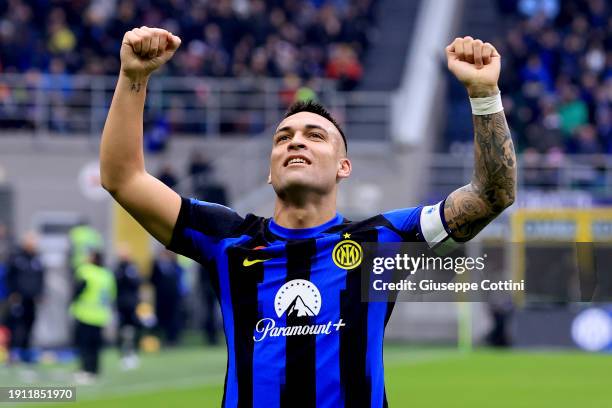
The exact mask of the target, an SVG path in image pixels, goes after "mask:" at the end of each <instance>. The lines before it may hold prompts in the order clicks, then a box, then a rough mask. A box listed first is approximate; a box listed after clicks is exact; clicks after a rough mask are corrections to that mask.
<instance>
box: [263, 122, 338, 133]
mask: <svg viewBox="0 0 612 408" xmlns="http://www.w3.org/2000/svg"><path fill="white" fill-rule="evenodd" d="M304 128H305V129H320V130H322V131H324V132H325V133H326V134H327V130H325V128H323V127H321V126H319V125H312V124H307V125H304ZM292 129H293V128H292V127H291V126H283V127H282V128H280V129H278V130H277V131H276V132H274V134H277V133H280V132H284V131H289V130H292Z"/></svg>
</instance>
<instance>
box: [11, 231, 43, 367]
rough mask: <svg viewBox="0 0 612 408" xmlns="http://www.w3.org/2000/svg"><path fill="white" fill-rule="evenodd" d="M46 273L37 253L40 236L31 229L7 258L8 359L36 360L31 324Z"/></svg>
mask: <svg viewBox="0 0 612 408" xmlns="http://www.w3.org/2000/svg"><path fill="white" fill-rule="evenodd" d="M44 274H45V270H44V267H43V264H42V262H41V261H40V258H39V256H38V242H37V237H36V235H35V234H34V233H33V232H28V233H26V234H25V235H24V237H23V239H22V240H21V244H20V245H19V247H18V248H16V250H15V251H14V252H13V253H12V254H11V255H10V256H9V259H8V262H7V273H6V282H7V289H8V294H9V295H8V308H9V310H8V327H9V330H10V333H11V334H10V339H11V340H10V346H9V348H10V353H9V363H15V362H18V361H22V362H24V363H32V362H34V359H33V355H32V350H31V338H32V326H33V325H34V321H35V320H36V304H37V303H38V302H39V301H40V299H41V296H42V294H43V289H44Z"/></svg>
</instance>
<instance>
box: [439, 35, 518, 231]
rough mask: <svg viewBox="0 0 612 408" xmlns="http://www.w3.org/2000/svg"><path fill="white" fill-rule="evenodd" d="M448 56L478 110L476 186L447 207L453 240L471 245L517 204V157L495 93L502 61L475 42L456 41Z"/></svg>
mask: <svg viewBox="0 0 612 408" xmlns="http://www.w3.org/2000/svg"><path fill="white" fill-rule="evenodd" d="M446 54H447V58H448V67H449V69H450V70H451V71H452V72H453V74H455V76H456V77H457V79H459V80H460V81H461V82H462V83H463V84H464V85H465V86H466V88H467V91H468V94H469V96H470V98H471V102H472V106H473V111H474V109H476V111H475V112H474V113H475V114H474V115H473V117H472V119H473V122H474V161H475V162H474V175H473V177H472V181H471V183H470V184H468V185H466V186H464V187H461V188H460V189H458V190H455V191H454V192H452V193H451V194H450V195H449V196H448V198H447V199H446V201H445V204H444V218H445V219H446V222H447V224H448V227H449V228H450V230H451V236H452V237H453V238H454V239H455V240H456V241H467V240H469V239H471V238H473V237H474V236H476V234H477V233H478V232H480V230H482V229H483V228H484V227H485V226H486V225H487V224H488V223H489V222H491V221H492V220H493V219H494V218H495V217H497V216H498V215H499V214H500V213H501V212H502V211H503V210H504V209H505V208H507V207H508V206H510V205H511V204H512V203H513V202H514V198H515V195H516V156H515V153H514V145H513V144H512V138H511V137H510V130H509V129H508V124H507V123H506V116H505V115H504V112H503V110H501V100H500V99H499V98H500V97H499V88H498V87H497V81H498V79H499V72H500V67H501V61H500V58H501V57H500V55H499V54H498V53H497V51H496V50H495V48H494V47H493V46H492V45H491V44H489V43H483V42H482V41H480V40H474V39H473V38H472V37H464V38H456V39H455V40H454V41H453V43H452V44H451V45H449V46H448V47H447V48H446ZM475 98H477V99H475Z"/></svg>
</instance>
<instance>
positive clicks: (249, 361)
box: [227, 247, 263, 408]
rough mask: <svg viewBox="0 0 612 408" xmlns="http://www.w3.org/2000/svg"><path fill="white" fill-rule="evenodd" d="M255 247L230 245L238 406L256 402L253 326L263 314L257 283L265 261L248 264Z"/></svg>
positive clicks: (241, 407) (261, 279) (246, 407)
mask: <svg viewBox="0 0 612 408" xmlns="http://www.w3.org/2000/svg"><path fill="white" fill-rule="evenodd" d="M252 252H253V251H245V250H244V249H243V248H240V247H233V248H230V249H228V251H227V257H228V275H229V283H230V292H231V298H232V311H233V314H234V338H236V339H240V341H236V345H235V353H236V371H237V377H238V407H239V408H251V407H252V406H253V344H254V342H253V328H254V327H255V325H256V324H257V321H258V320H259V319H260V318H261V316H259V312H258V307H257V304H258V303H257V302H258V296H257V284H258V283H261V282H262V281H263V262H260V263H256V264H253V265H250V266H248V267H245V266H244V265H243V261H244V259H245V257H246V256H247V255H248V254H250V253H252Z"/></svg>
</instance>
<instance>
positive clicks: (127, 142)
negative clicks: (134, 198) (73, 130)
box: [100, 72, 148, 193]
mask: <svg viewBox="0 0 612 408" xmlns="http://www.w3.org/2000/svg"><path fill="white" fill-rule="evenodd" d="M147 82H148V76H143V77H134V78H128V77H127V76H126V75H125V74H124V73H123V72H121V74H119V80H118V81H117V87H116V89H115V94H114V96H113V100H112V103H111V106H110V109H109V113H108V117H107V118H106V123H105V125H104V130H103V132H102V141H101V145H100V176H101V181H102V185H103V186H104V188H106V189H107V190H108V191H110V192H111V193H113V192H115V191H116V190H117V189H119V188H120V187H121V186H122V185H125V184H126V183H127V182H128V181H129V179H130V178H131V177H133V176H134V175H136V174H138V173H143V172H144V169H145V166H144V153H143V119H144V104H145V98H146V87H147Z"/></svg>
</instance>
